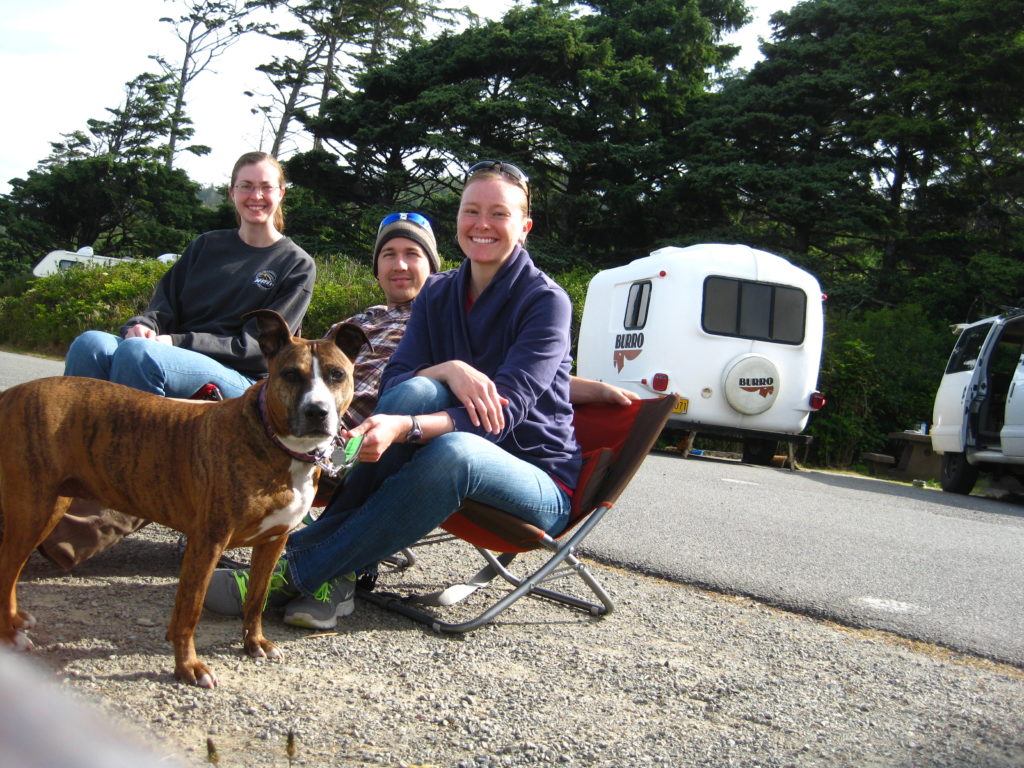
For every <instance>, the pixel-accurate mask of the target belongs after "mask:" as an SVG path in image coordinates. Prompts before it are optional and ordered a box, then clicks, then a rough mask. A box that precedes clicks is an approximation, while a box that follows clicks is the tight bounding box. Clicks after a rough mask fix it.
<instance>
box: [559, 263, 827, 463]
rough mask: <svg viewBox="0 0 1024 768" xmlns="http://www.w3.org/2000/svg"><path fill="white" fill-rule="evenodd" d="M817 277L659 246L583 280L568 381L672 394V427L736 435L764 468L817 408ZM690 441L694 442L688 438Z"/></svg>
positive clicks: (748, 457)
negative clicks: (572, 376)
mask: <svg viewBox="0 0 1024 768" xmlns="http://www.w3.org/2000/svg"><path fill="white" fill-rule="evenodd" d="M822 300H823V296H822V293H821V287H820V285H819V284H818V281H817V279H816V278H815V277H814V276H813V275H811V274H810V273H809V272H806V271H805V270H803V269H800V268H799V267H797V266H795V265H794V264H791V263H790V262H788V261H786V260H785V259H783V258H781V257H780V256H776V255H774V254H771V253H768V252H766V251H759V250H755V249H754V248H750V247H748V246H745V245H723V244H705V245H693V246H690V247H687V248H678V247H668V248H661V249H659V250H657V251H654V252H653V253H652V254H651V255H650V256H647V257H644V258H641V259H636V260H635V261H633V262H630V263H629V264H627V265H625V266H622V267H616V268H614V269H607V270H604V271H602V272H599V273H598V274H596V275H594V277H593V278H592V279H591V281H590V286H589V287H588V289H587V299H586V304H585V305H584V309H583V321H582V324H581V326H580V338H579V345H578V348H577V373H578V374H579V375H580V376H585V377H588V378H592V379H600V380H601V381H607V382H611V383H614V384H617V385H619V386H622V387H625V388H627V389H631V390H633V391H634V392H638V393H640V394H641V395H642V396H645V397H650V396H653V395H659V394H667V393H670V392H671V393H675V394H677V395H679V397H680V400H679V405H678V406H677V408H676V411H675V412H674V413H673V414H672V416H671V417H670V420H669V423H670V425H671V426H676V427H680V428H683V429H685V430H687V431H689V432H691V433H697V432H703V433H713V434H721V435H726V436H735V437H738V438H740V439H741V440H742V442H743V460H744V461H746V462H748V463H752V464H769V463H770V462H771V460H772V457H773V456H774V455H775V450H776V448H777V447H778V443H779V441H785V442H787V443H788V444H789V446H790V447H792V445H793V444H794V443H806V442H809V441H810V436H809V435H803V434H801V433H802V431H803V429H804V427H806V425H807V419H808V417H809V416H810V414H811V413H812V412H814V411H816V410H818V409H819V408H821V407H822V406H823V405H824V404H825V398H824V396H823V395H822V394H821V392H819V391H818V390H817V382H818V371H819V368H820V365H821V349H822V336H823V333H824V318H823V311H822ZM691 436H692V435H691Z"/></svg>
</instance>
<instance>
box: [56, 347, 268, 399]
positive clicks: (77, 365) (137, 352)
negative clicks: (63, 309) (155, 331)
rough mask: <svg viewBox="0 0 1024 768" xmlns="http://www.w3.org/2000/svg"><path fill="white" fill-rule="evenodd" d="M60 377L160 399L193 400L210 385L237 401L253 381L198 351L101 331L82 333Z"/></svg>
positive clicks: (69, 350)
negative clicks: (105, 384) (108, 384)
mask: <svg viewBox="0 0 1024 768" xmlns="http://www.w3.org/2000/svg"><path fill="white" fill-rule="evenodd" d="M64 375H65V376H87V377H89V378H93V379H105V380H106V381H113V382H116V383H118V384H124V385H126V386H129V387H134V388H135V389H141V390H142V391H143V392H152V393H154V394H157V395H163V396H164V397H191V396H192V395H194V394H195V393H196V392H198V391H199V389H200V388H201V387H203V386H204V385H205V384H207V383H208V382H212V383H214V384H216V385H217V387H218V388H219V389H220V391H221V393H222V394H223V395H224V397H238V396H239V395H241V394H242V393H243V392H245V390H247V389H248V388H249V387H250V386H252V384H253V382H254V381H255V379H250V378H249V377H248V376H244V375H242V374H241V373H239V372H238V371H236V370H235V369H233V368H228V367H227V366H226V365H222V364H221V363H218V362H217V361H216V360H214V359H213V358H212V357H207V356H206V355H204V354H202V353H201V352H193V351H192V350H191V349H182V348H181V347H173V346H171V345H170V344H161V343H160V342H158V341H153V340H152V339H142V338H132V339H122V338H121V337H120V336H115V335H113V334H110V333H105V332H103V331H86V332H85V333H83V334H82V335H81V336H79V337H78V338H76V339H75V340H74V341H73V342H71V347H70V348H69V349H68V353H67V356H66V357H65V359H64Z"/></svg>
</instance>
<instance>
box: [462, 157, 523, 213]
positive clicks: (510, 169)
mask: <svg viewBox="0 0 1024 768" xmlns="http://www.w3.org/2000/svg"><path fill="white" fill-rule="evenodd" d="M483 171H497V172H498V173H503V174H505V175H506V176H508V177H509V178H510V179H512V180H513V181H514V182H516V183H517V184H521V185H522V187H523V191H524V192H525V193H526V209H527V211H529V209H530V177H529V176H527V175H526V172H525V171H523V169H522V168H520V167H519V166H518V165H513V164H512V163H508V162H505V161H504V160H481V161H480V162H479V163H475V164H474V165H471V166H470V167H469V170H468V171H466V179H467V180H468V179H469V178H470V177H471V176H472V175H473V174H475V173H481V172H483Z"/></svg>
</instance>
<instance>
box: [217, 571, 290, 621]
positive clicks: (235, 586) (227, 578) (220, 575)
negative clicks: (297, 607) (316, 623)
mask: <svg viewBox="0 0 1024 768" xmlns="http://www.w3.org/2000/svg"><path fill="white" fill-rule="evenodd" d="M287 574H288V561H287V560H286V559H285V558H283V557H282V558H281V559H280V560H278V561H277V565H276V566H274V572H273V573H272V574H271V575H270V587H269V589H267V599H266V600H264V602H263V610H267V608H280V607H281V606H282V605H284V604H285V603H287V602H288V601H289V600H291V599H292V598H294V597H296V596H297V595H298V594H299V593H298V590H295V589H291V588H290V587H289V586H288V575H287ZM248 593H249V571H248V570H238V569H234V568H218V569H217V570H215V571H214V572H213V576H212V577H211V578H210V586H209V587H208V588H207V590H206V598H205V599H204V600H203V606H204V607H206V608H208V609H209V610H211V611H213V612H214V613H222V614H224V615H225V616H241V615H242V605H243V604H244V603H245V596H246V595H247V594H248Z"/></svg>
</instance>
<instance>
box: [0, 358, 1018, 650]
mask: <svg viewBox="0 0 1024 768" xmlns="http://www.w3.org/2000/svg"><path fill="white" fill-rule="evenodd" d="M62 368H63V365H62V363H60V362H59V361H51V360H43V359H39V358H33V357H25V356H21V355H12V354H9V353H3V352H0V388H6V387H8V386H11V385H13V384H14V383H17V382H18V381H23V380H27V379H31V378H36V377H39V376H49V375H57V374H60V373H61V372H62ZM588 553H589V554H591V555H594V556H596V557H598V558H600V559H602V560H605V561H607V562H611V563H616V564H620V565H623V566H626V567H629V568H634V569H637V570H642V571H645V572H649V573H653V574H658V575H661V576H665V577H667V578H670V579H673V580H677V581H681V582H684V583H688V584H694V585H698V586H702V587H708V588H711V589H713V590H716V591H720V592H726V593H736V594H744V595H749V596H751V597H755V598H757V599H760V600H763V601H766V602H768V603H771V604H774V605H778V606H782V607H785V608H789V609H793V610H797V611H800V612H804V613H808V614H811V615H814V616H818V617H823V618H828V619H833V620H836V621H840V622H843V623H848V624H851V625H854V626H863V627H872V628H878V629H885V630H890V631H893V632H897V633H899V634H902V635H905V636H907V637H911V638H914V639H919V640H923V641H927V642H934V643H939V644H942V645H945V646H948V647H951V648H954V649H958V650H964V651H968V652H971V653H976V654H980V655H983V656H988V657H991V658H994V659H999V660H1002V661H1007V662H1010V663H1012V664H1015V665H1018V666H1022V667H1024V506H1019V505H1017V504H1014V503H1011V502H1005V501H995V500H992V499H986V498H981V497H977V496H970V497H962V496H955V495H951V494H944V493H942V492H939V491H934V490H930V489H926V488H913V487H908V486H903V485H898V484H895V483H886V482H882V481H877V480H871V479H868V478H863V477H857V476H846V475H837V474H833V473H825V472H814V471H800V472H789V471H787V470H778V469H772V468H768V467H754V466H749V465H744V464H740V463H738V462H735V461H728V460H721V459H706V458H690V459H686V460H684V459H681V458H679V457H677V456H669V455H664V454H653V455H651V456H650V457H649V458H648V460H647V461H646V462H645V464H644V466H643V467H642V468H641V470H640V472H639V474H638V476H637V477H636V479H635V480H634V481H633V483H632V484H631V485H630V487H629V488H628V489H627V490H626V492H625V494H623V496H622V498H621V499H620V501H619V504H618V505H617V507H616V508H615V510H613V512H612V513H611V515H609V517H608V518H607V519H606V521H605V522H604V523H602V525H601V526H600V527H599V528H598V529H597V530H595V532H594V533H593V534H592V536H591V538H590V541H589V545H588Z"/></svg>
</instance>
